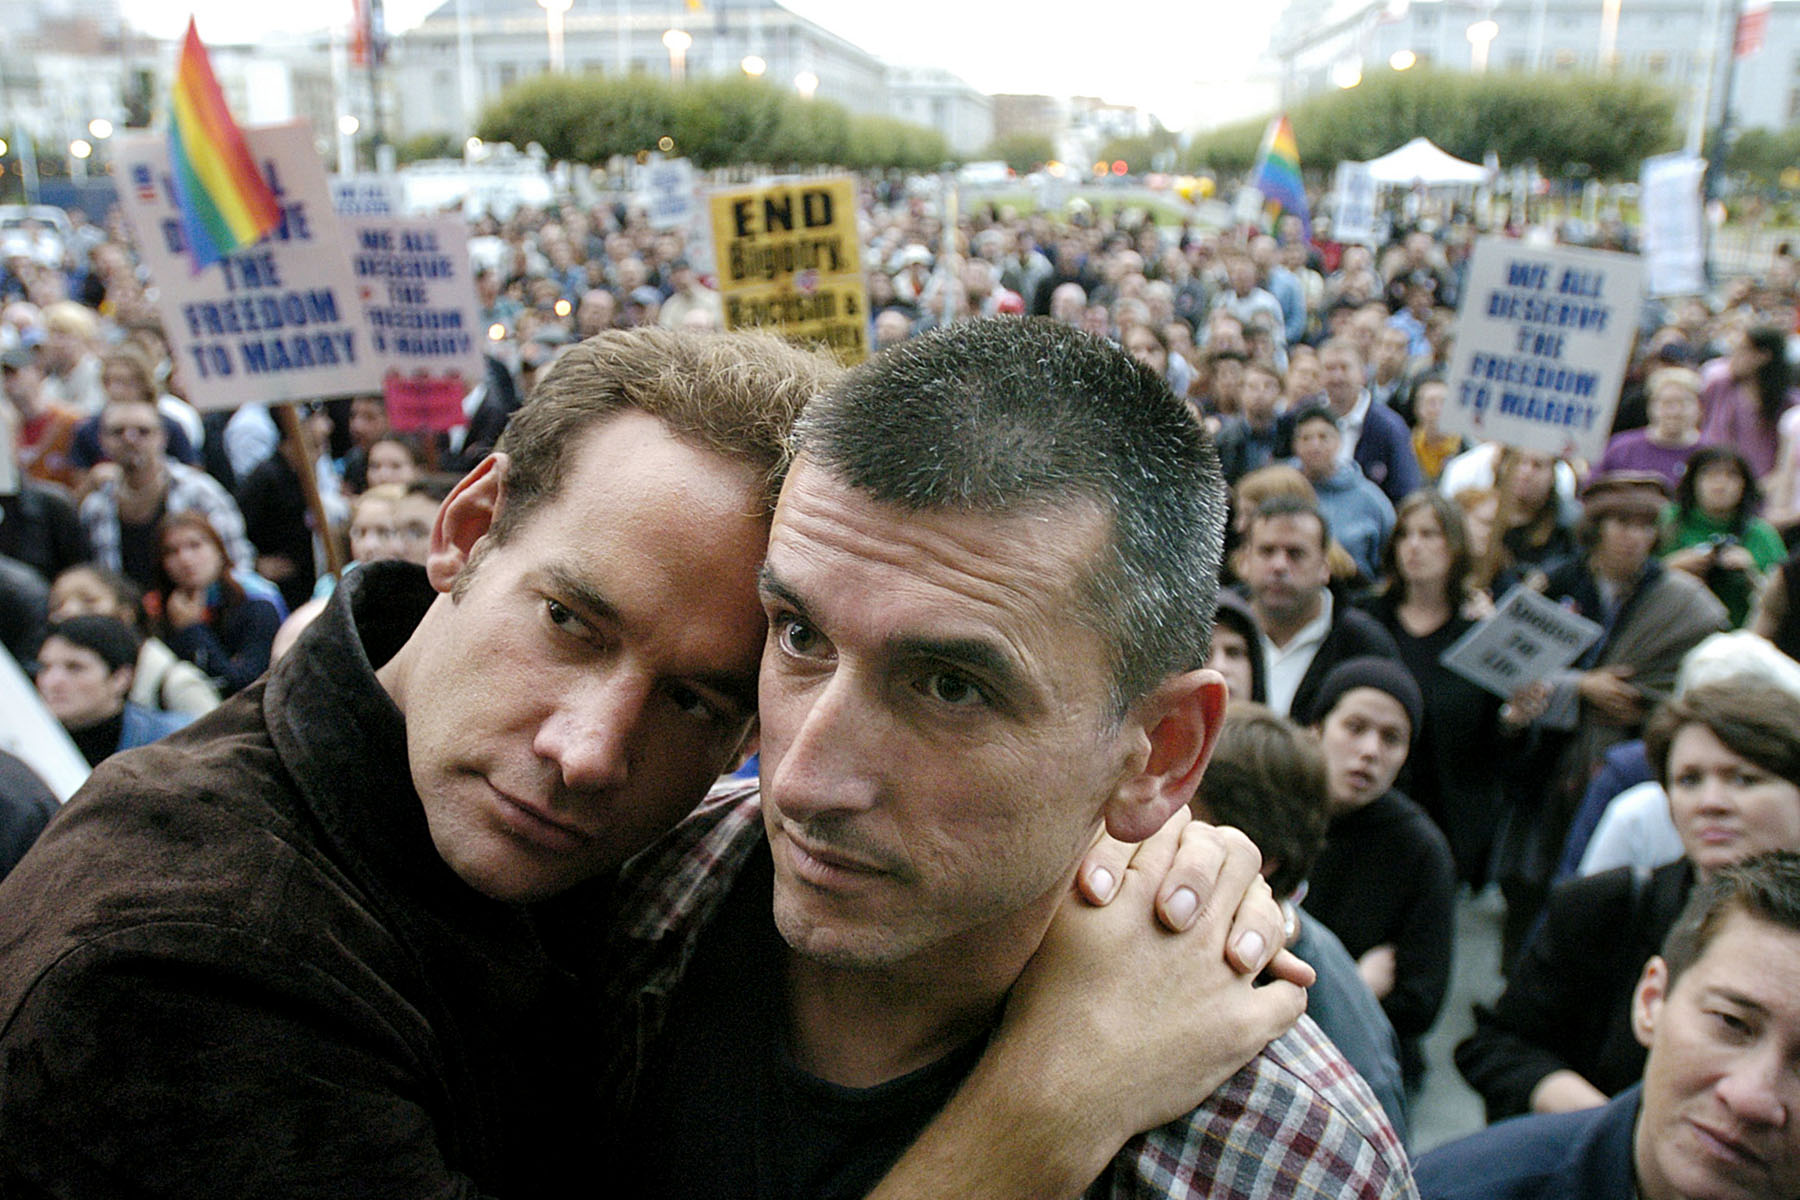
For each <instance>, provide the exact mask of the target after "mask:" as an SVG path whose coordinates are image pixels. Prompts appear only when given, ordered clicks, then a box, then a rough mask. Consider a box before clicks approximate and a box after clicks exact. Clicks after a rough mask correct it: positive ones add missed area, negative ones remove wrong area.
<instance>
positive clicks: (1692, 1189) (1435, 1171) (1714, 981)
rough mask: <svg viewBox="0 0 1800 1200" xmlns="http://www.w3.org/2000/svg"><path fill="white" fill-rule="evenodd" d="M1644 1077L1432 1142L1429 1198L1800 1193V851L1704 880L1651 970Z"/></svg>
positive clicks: (1640, 1006)
mask: <svg viewBox="0 0 1800 1200" xmlns="http://www.w3.org/2000/svg"><path fill="white" fill-rule="evenodd" d="M1632 1029H1633V1032H1634V1033H1636V1035H1637V1038H1638V1041H1640V1042H1642V1043H1643V1044H1644V1045H1645V1046H1646V1047H1647V1048H1648V1049H1649V1052H1650V1053H1649V1057H1648V1059H1647V1060H1646V1061H1645V1065H1644V1079H1643V1082H1642V1083H1641V1084H1639V1085H1637V1086H1634V1087H1631V1088H1629V1089H1627V1090H1626V1091H1624V1092H1621V1093H1620V1094H1619V1095H1618V1096H1615V1097H1614V1098H1613V1099H1612V1100H1611V1101H1610V1102H1609V1103H1608V1104H1606V1105H1605V1106H1604V1107H1602V1108H1592V1109H1585V1110H1583V1111H1581V1112H1577V1113H1558V1114H1552V1115H1541V1116H1527V1117H1519V1118H1517V1119H1515V1120H1511V1121H1504V1122H1502V1123H1500V1124H1498V1125H1494V1126H1490V1127H1489V1128H1488V1129H1486V1130H1483V1131H1482V1132H1480V1133H1477V1134H1474V1135H1472V1136H1470V1137H1467V1138H1464V1139H1463V1140H1461V1141H1458V1142H1453V1143H1451V1144H1450V1145H1448V1146H1444V1147H1442V1148H1440V1149H1438V1150H1436V1151H1433V1152H1432V1153H1430V1154H1428V1155H1426V1156H1425V1157H1424V1158H1423V1159H1421V1160H1420V1162H1419V1185H1420V1190H1421V1192H1422V1193H1423V1194H1424V1195H1425V1196H1426V1197H1428V1198H1429V1200H1537V1198H1538V1197H1541V1196H1555V1197H1559V1198H1561V1200H1632V1198H1633V1197H1640V1198H1641V1200H1699V1198H1700V1197H1705V1198H1706V1200H1775V1198H1777V1197H1788V1196H1795V1195H1800V1121H1797V1120H1796V1119H1795V1113H1796V1112H1800V1073H1796V1071H1795V1070H1794V1060H1795V1056H1796V1049H1795V1048H1796V1047H1797V1046H1800V856H1796V855H1794V854H1790V853H1786V852H1776V853H1772V854H1767V855H1764V856H1762V857H1760V858H1753V859H1750V860H1748V861H1746V862H1743V863H1739V864H1737V865H1736V866H1731V867H1726V868H1724V869H1723V870H1721V871H1719V872H1718V873H1717V874H1716V875H1714V876H1713V878H1712V879H1711V880H1710V881H1709V882H1707V883H1704V884H1701V885H1699V886H1698V887H1696V888H1695V889H1694V894H1693V895H1692V896H1691V897H1690V898H1689V899H1688V903H1687V907H1686V908H1685V909H1684V910H1683V912H1682V915H1681V918H1680V920H1679V921H1678V922H1677V923H1676V925H1675V928H1674V929H1673V930H1672V931H1670V933H1669V938H1668V941H1667V943H1666V944H1665V945H1664V947H1663V953H1662V956H1661V957H1659V958H1652V959H1651V960H1650V961H1649V963H1647V964H1646V965H1645V967H1644V973H1643V977H1642V978H1641V979H1640V980H1639V981H1638V986H1637V993H1636V996H1635V997H1634V999H1633V1004H1632Z"/></svg>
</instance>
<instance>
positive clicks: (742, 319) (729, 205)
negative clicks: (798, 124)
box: [711, 178, 869, 364]
mask: <svg viewBox="0 0 1800 1200" xmlns="http://www.w3.org/2000/svg"><path fill="white" fill-rule="evenodd" d="M711 209H712V226H713V244H714V245H715V246H716V247H717V249H718V275H719V291H720V293H721V294H722V296H723V298H724V307H725V328H727V329H754V328H769V329H774V330H777V331H779V332H780V333H781V334H782V335H783V336H785V337H788V338H790V339H792V340H794V341H798V342H808V343H812V344H815V345H821V346H825V347H828V348H829V349H830V350H831V351H832V353H834V354H835V355H836V356H837V357H838V360H839V361H841V362H843V363H845V364H852V363H859V362H861V361H862V360H863V359H865V358H867V357H868V355H869V346H868V323H869V322H868V312H869V300H868V294H867V292H866V290H865V289H864V286H863V274H862V254H861V243H860V240H859V238H858V236H857V232H856V183H855V181H854V180H852V179H848V178H838V179H817V180H807V181H805V182H804V183H783V184H775V185H772V186H770V187H762V188H746V189H741V190H739V189H734V190H732V191H728V192H715V193H714V194H713V195H712V197H711Z"/></svg>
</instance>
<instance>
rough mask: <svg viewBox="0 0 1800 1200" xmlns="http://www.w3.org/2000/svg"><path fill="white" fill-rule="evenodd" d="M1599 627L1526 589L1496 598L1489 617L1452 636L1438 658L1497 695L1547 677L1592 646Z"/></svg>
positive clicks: (1516, 689) (1459, 673)
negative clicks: (1454, 637)
mask: <svg viewBox="0 0 1800 1200" xmlns="http://www.w3.org/2000/svg"><path fill="white" fill-rule="evenodd" d="M1599 636H1600V626H1598V625H1596V624H1594V622H1592V621H1590V620H1588V619H1587V618H1586V617H1582V616H1577V615H1576V614H1575V613H1572V612H1570V611H1568V610H1567V609H1565V608H1563V607H1562V605H1560V604H1557V603H1556V602H1555V601H1554V600H1551V599H1549V598H1548V597H1546V596H1543V595H1540V594H1539V593H1537V592H1534V591H1532V590H1531V589H1530V588H1528V587H1522V586H1521V587H1515V588H1513V589H1512V591H1510V592H1508V593H1507V594H1506V595H1505V596H1503V597H1501V600H1500V603H1499V605H1498V606H1497V607H1496V608H1495V609H1494V612H1493V615H1492V616H1490V617H1488V618H1487V619H1486V620H1485V621H1480V622H1478V623H1477V624H1475V625H1474V626H1473V627H1472V628H1470V630H1469V631H1468V632H1467V633H1465V634H1463V635H1462V636H1461V637H1459V638H1457V639H1456V642H1455V644H1454V645H1452V646H1450V647H1449V648H1448V649H1447V650H1445V651H1444V653H1443V656H1442V657H1441V658H1440V659H1439V660H1438V661H1440V662H1442V663H1443V664H1444V666H1446V667H1448V668H1449V669H1450V670H1452V671H1455V672H1456V673H1457V674H1458V675H1461V676H1462V677H1463V678H1465V679H1467V680H1470V681H1471V682H1473V683H1475V684H1478V685H1479V686H1481V687H1484V688H1486V689H1487V690H1488V691H1490V692H1492V693H1494V694H1495V695H1496V696H1499V697H1500V698H1502V699H1510V698H1511V696H1512V694H1513V693H1514V692H1516V691H1518V690H1519V689H1520V688H1522V687H1524V686H1525V685H1526V684H1531V683H1536V682H1538V681H1539V680H1540V679H1548V678H1549V677H1550V676H1551V675H1553V674H1554V673H1556V672H1557V671H1560V670H1562V669H1563V668H1564V667H1566V666H1568V665H1569V664H1570V663H1572V662H1574V661H1575V659H1576V658H1577V657H1578V656H1579V655H1580V654H1581V652H1582V651H1583V650H1586V649H1587V648H1588V647H1589V646H1591V645H1593V643H1594V639H1595V638H1597V637H1599Z"/></svg>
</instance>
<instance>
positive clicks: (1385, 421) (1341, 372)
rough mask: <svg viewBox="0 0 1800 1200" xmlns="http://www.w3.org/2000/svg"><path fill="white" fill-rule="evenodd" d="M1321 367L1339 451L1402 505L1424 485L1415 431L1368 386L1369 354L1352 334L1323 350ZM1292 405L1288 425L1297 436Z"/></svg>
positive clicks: (1284, 424) (1395, 502)
mask: <svg viewBox="0 0 1800 1200" xmlns="http://www.w3.org/2000/svg"><path fill="white" fill-rule="evenodd" d="M1319 369H1320V372H1321V373H1322V375H1323V377H1324V392H1325V401H1326V403H1327V404H1329V405H1330V406H1331V410H1332V412H1334V413H1335V414H1337V418H1338V426H1339V429H1340V432H1341V433H1342V434H1343V439H1344V440H1343V448H1342V449H1341V450H1340V451H1339V456H1340V457H1341V458H1343V459H1345V460H1347V461H1353V462H1355V463H1356V465H1357V466H1359V467H1361V468H1362V472H1363V474H1364V475H1367V476H1368V477H1369V481H1370V482H1371V483H1373V484H1375V486H1377V487H1379V488H1380V489H1381V490H1382V492H1383V493H1384V494H1386V496H1387V498H1388V500H1389V502H1390V503H1393V504H1398V503H1399V502H1400V501H1402V500H1404V499H1405V498H1406V497H1407V496H1408V495H1410V494H1412V493H1413V492H1416V491H1418V490H1419V485H1420V484H1421V483H1423V482H1424V476H1423V475H1421V474H1420V472H1419V462H1418V459H1416V458H1414V457H1413V450H1412V433H1411V431H1410V430H1408V429H1407V427H1406V422H1405V421H1402V420H1401V419H1400V417H1399V415H1398V414H1397V413H1395V412H1394V411H1393V410H1392V409H1390V408H1388V407H1386V406H1385V405H1380V404H1376V403H1375V400H1374V397H1373V396H1372V395H1370V393H1369V389H1368V377H1367V375H1366V374H1365V373H1364V370H1363V356H1362V354H1361V352H1360V351H1359V350H1358V349H1357V348H1356V345H1355V344H1354V343H1353V342H1351V341H1350V340H1349V339H1348V338H1333V339H1332V340H1330V341H1328V342H1326V343H1325V345H1324V346H1322V347H1321V348H1320V350H1319ZM1294 411H1297V410H1290V413H1289V415H1288V417H1287V418H1285V419H1284V420H1283V424H1282V428H1283V430H1284V431H1286V432H1288V433H1289V434H1290V436H1291V432H1292V429H1293V425H1292V417H1293V413H1294Z"/></svg>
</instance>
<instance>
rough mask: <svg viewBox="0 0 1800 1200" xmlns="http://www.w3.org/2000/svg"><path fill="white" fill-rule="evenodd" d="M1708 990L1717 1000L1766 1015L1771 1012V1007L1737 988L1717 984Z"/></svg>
mask: <svg viewBox="0 0 1800 1200" xmlns="http://www.w3.org/2000/svg"><path fill="white" fill-rule="evenodd" d="M1706 990H1707V991H1708V992H1711V993H1712V995H1713V997H1714V998H1715V999H1719V1000H1724V1001H1726V1002H1727V1003H1729V1004H1732V1005H1735V1006H1736V1007H1738V1008H1742V1009H1745V1010H1748V1011H1750V1012H1758V1013H1766V1012H1768V1011H1769V1006H1768V1005H1766V1004H1764V1003H1763V1002H1762V1001H1760V1000H1757V999H1754V998H1753V997H1750V996H1746V995H1744V993H1742V992H1740V991H1738V990H1737V989H1735V988H1732V987H1728V986H1726V985H1725V984H1722V983H1715V984H1713V985H1712V986H1711V987H1709V988H1707V989H1706Z"/></svg>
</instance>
